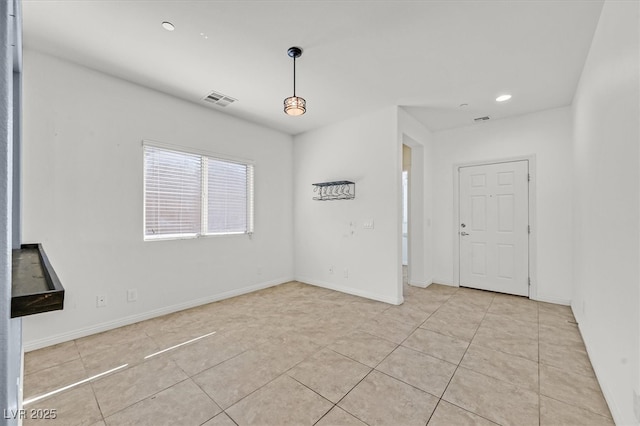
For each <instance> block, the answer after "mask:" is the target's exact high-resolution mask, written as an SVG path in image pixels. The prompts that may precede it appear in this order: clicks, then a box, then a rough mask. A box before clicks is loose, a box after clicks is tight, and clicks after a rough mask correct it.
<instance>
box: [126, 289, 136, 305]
mask: <svg viewBox="0 0 640 426" xmlns="http://www.w3.org/2000/svg"><path fill="white" fill-rule="evenodd" d="M136 300H138V289H137V288H130V289H129V290H127V302H135V301H136Z"/></svg>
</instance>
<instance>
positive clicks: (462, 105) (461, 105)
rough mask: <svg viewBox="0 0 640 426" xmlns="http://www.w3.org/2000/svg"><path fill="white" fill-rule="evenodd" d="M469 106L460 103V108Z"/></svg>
mask: <svg viewBox="0 0 640 426" xmlns="http://www.w3.org/2000/svg"><path fill="white" fill-rule="evenodd" d="M468 106H469V104H460V105H459V107H460V108H466V107H468Z"/></svg>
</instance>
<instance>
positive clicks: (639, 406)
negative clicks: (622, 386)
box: [633, 389, 640, 422]
mask: <svg viewBox="0 0 640 426" xmlns="http://www.w3.org/2000/svg"><path fill="white" fill-rule="evenodd" d="M633 412H634V413H635V415H636V420H638V421H639V422H640V394H639V393H638V390H637V389H634V390H633Z"/></svg>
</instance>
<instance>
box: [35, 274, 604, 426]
mask: <svg viewBox="0 0 640 426" xmlns="http://www.w3.org/2000/svg"><path fill="white" fill-rule="evenodd" d="M212 332H215V334H212V335H209V336H207V337H204V338H201V339H199V340H196V341H194V342H192V343H189V344H186V345H183V346H180V347H177V348H175V349H172V350H169V351H166V352H163V353H161V354H158V355H155V356H151V357H148V356H149V355H152V354H154V353H156V352H158V351H162V350H164V349H167V348H169V347H172V346H175V345H179V344H181V343H184V342H187V341H189V340H191V339H196V338H198V337H201V336H206V335H207V334H209V333H212ZM145 357H148V358H146V359H145ZM123 365H126V367H122V368H120V369H118V370H116V371H115V372H113V373H111V374H107V375H105V376H102V377H100V378H97V379H94V380H90V381H88V382H85V383H83V384H81V385H78V386H75V387H72V388H70V389H68V390H66V391H63V392H60V393H57V394H55V395H52V396H50V397H47V398H44V399H41V400H39V401H36V402H33V403H31V404H29V405H27V406H26V407H25V408H26V409H27V412H30V411H31V410H32V409H36V410H37V409H55V410H56V411H57V413H56V414H57V419H55V420H42V421H34V420H27V421H25V425H31V424H34V423H40V424H43V425H49V426H53V425H65V426H72V425H136V426H138V425H154V426H156V425H181V426H188V425H206V426H214V425H234V424H238V425H245V424H247V425H248V424H255V425H277V426H280V425H314V424H317V425H320V426H322V425H324V426H326V425H365V424H368V425H394V426H396V425H398V426H399V425H422V426H424V425H426V424H429V425H447V426H450V425H474V424H477V425H491V424H502V425H580V426H584V425H612V424H613V421H612V420H611V415H610V413H609V409H608V407H607V404H606V403H605V400H604V398H603V396H602V393H601V391H600V387H599V385H598V383H597V381H596V379H595V376H594V373H593V370H592V368H591V364H590V362H589V359H588V357H587V354H586V351H585V348H584V344H583V342H582V339H581V337H580V334H579V332H578V328H577V326H576V324H575V320H574V318H573V315H572V314H571V311H570V309H569V308H568V307H565V306H558V305H551V304H546V303H538V302H534V301H531V300H528V299H525V298H521V297H515V296H507V295H502V294H494V293H489V292H484V291H478V290H471V289H464V288H461V289H458V288H453V287H447V286H441V285H431V286H430V287H429V288H427V289H420V288H416V287H409V286H405V303H404V304H403V305H401V306H390V305H387V304H384V303H379V302H374V301H370V300H366V299H362V298H358V297H355V296H350V295H346V294H342V293H337V292H334V291H330V290H326V289H321V288H317V287H313V286H309V285H305V284H301V283H297V282H292V283H288V284H283V285H280V286H277V287H273V288H270V289H266V290H263V291H259V292H255V293H251V294H247V295H244V296H240V297H236V298H233V299H228V300H225V301H222V302H217V303H212V304H208V305H205V306H201V307H198V308H194V309H189V310H187V311H182V312H178V313H174V314H171V315H166V316H163V317H160V318H155V319H152V320H149V321H144V322H141V323H138V324H134V325H130V326H127V327H122V328H118V329H115V330H112V331H108V332H105V333H101V334H98V335H94V336H89V337H86V338H83V339H78V340H75V341H71V342H66V343H62V344H59V345H56V346H53V347H49V348H45V349H41V350H38V351H33V352H29V353H27V354H26V355H25V381H24V393H25V399H29V398H31V397H35V396H38V395H43V394H46V393H48V392H51V391H54V390H56V389H59V388H61V387H64V386H67V385H70V384H73V383H75V382H78V381H80V380H83V379H86V378H89V377H91V376H94V375H96V374H100V373H102V372H105V371H108V370H111V369H114V368H117V367H120V366H123Z"/></svg>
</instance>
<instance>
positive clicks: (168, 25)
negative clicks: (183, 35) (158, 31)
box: [162, 21, 176, 31]
mask: <svg viewBox="0 0 640 426" xmlns="http://www.w3.org/2000/svg"><path fill="white" fill-rule="evenodd" d="M162 28H164V29H165V30H167V31H173V30H175V29H176V27H174V26H173V24H172V23H171V22H169V21H164V22H163V23H162Z"/></svg>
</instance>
